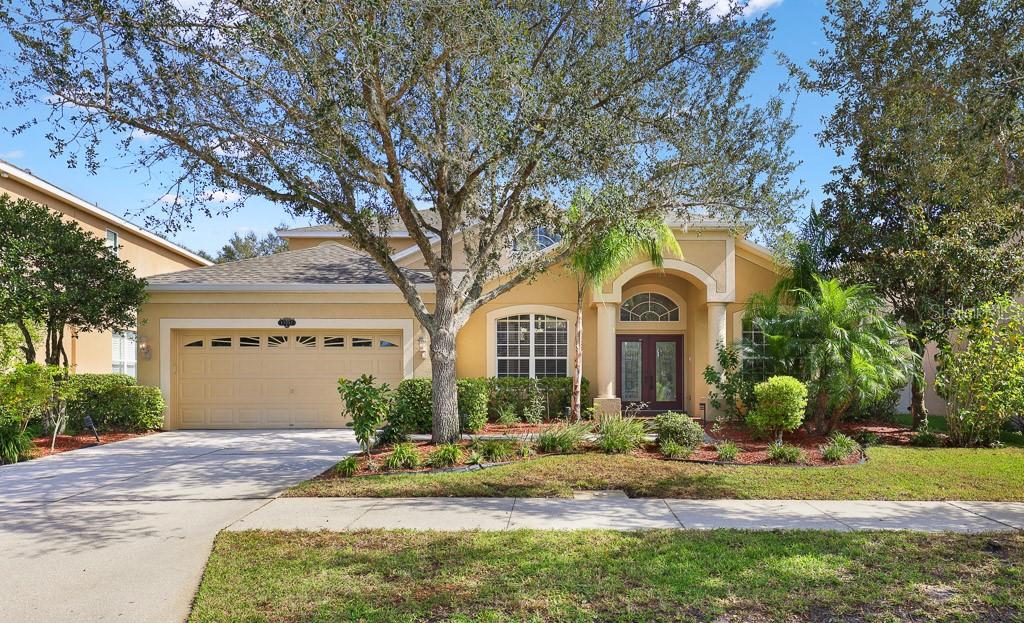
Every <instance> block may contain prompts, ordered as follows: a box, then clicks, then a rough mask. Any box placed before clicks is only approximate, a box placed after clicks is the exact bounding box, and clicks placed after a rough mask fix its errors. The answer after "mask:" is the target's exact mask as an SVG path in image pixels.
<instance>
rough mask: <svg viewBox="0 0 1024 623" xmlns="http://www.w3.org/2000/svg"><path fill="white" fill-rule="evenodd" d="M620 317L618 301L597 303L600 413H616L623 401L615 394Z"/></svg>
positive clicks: (597, 407) (597, 405)
mask: <svg viewBox="0 0 1024 623" xmlns="http://www.w3.org/2000/svg"><path fill="white" fill-rule="evenodd" d="M618 317H619V304H618V303H597V397H596V398H594V409H595V411H597V412H598V413H615V412H618V411H620V410H621V409H622V401H621V400H619V397H618V396H616V395H615V358H616V355H617V353H616V352H615V323H616V321H617V320H618Z"/></svg>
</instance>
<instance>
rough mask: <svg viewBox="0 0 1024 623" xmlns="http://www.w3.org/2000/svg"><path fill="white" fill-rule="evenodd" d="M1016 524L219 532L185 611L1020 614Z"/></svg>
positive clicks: (529, 617)
mask: <svg viewBox="0 0 1024 623" xmlns="http://www.w3.org/2000/svg"><path fill="white" fill-rule="evenodd" d="M1022 617H1024V535H1020V534H1016V535H973V536H965V535H952V534H937V535H936V534H922V533H908V532H871V533H865V532H854V533H838V532H811V531H787V532H747V531H732V530H719V531H710V532H694V531H654V532H633V533H622V532H609V531H583V532H535V531H515V532H497V533H496V532H490V533H484V532H460V533H436V532H435V533H430V532H382V531H372V532H356V533H328V532H319V533H310V532H225V533H222V534H221V535H220V536H219V537H217V542H216V544H215V546H214V549H213V554H212V556H211V557H210V561H209V563H208V565H207V568H206V573H205V575H204V577H203V582H202V585H201V586H200V588H199V593H198V595H197V596H196V600H195V605H194V607H193V610H192V616H191V621H193V622H196V623H198V622H207V621H368V622H370V621H389V622H390V621H711V620H714V621H721V622H723V623H724V622H738V621H759V622H760V621H787V622H797V621H816V622H817V621H949V620H957V621H979V622H981V621H1020V620H1022Z"/></svg>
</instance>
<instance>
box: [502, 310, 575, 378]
mask: <svg viewBox="0 0 1024 623" xmlns="http://www.w3.org/2000/svg"><path fill="white" fill-rule="evenodd" d="M497 337H498V341H497V357H498V366H497V368H498V376H521V377H536V378H540V377H545V376H568V373H569V323H568V321H566V320H563V319H562V318H558V317H555V316H546V315H543V314H519V315H516V316H508V317H506V318H500V319H499V320H498V322H497Z"/></svg>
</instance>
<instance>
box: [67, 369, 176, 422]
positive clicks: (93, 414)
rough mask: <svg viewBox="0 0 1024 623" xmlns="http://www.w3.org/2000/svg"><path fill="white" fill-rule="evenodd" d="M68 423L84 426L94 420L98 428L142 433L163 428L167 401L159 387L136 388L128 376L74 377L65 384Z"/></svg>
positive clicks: (94, 375) (87, 375) (88, 375)
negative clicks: (83, 423) (165, 401)
mask: <svg viewBox="0 0 1024 623" xmlns="http://www.w3.org/2000/svg"><path fill="white" fill-rule="evenodd" d="M65 385H66V387H65V388H64V390H65V391H64V393H65V395H66V401H67V410H68V424H69V428H71V429H72V430H79V429H81V427H82V419H83V418H85V417H86V416H88V417H90V418H92V422H93V424H95V425H96V429H97V430H99V431H101V432H105V431H129V432H142V431H147V430H153V429H156V428H160V427H161V426H162V425H163V412H164V408H165V405H164V400H163V396H162V395H161V393H160V390H159V389H157V388H156V387H147V386H143V385H136V383H135V379H133V378H132V377H130V376H127V375H125V374H73V375H71V376H70V377H68V379H67V381H65Z"/></svg>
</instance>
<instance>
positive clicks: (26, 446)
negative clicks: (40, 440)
mask: <svg viewBox="0 0 1024 623" xmlns="http://www.w3.org/2000/svg"><path fill="white" fill-rule="evenodd" d="M31 456H32V436H31V435H30V434H29V433H28V432H27V431H26V430H25V429H23V428H22V427H21V425H20V424H19V423H17V422H14V421H11V420H7V421H4V420H3V418H2V416H0V465H7V464H9V463H17V462H18V461H24V460H26V459H29V458H31Z"/></svg>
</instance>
